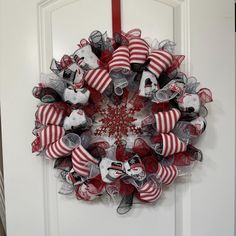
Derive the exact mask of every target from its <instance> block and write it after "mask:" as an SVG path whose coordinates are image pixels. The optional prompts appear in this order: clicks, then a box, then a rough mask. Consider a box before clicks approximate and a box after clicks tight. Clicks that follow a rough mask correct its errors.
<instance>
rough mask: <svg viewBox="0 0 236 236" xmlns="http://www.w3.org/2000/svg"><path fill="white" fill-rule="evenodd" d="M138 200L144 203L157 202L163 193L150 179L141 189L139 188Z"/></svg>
mask: <svg viewBox="0 0 236 236" xmlns="http://www.w3.org/2000/svg"><path fill="white" fill-rule="evenodd" d="M137 190H138V198H139V199H140V200H141V201H144V202H154V201H156V200H157V199H158V198H159V197H160V196H161V193H162V188H161V186H158V184H157V182H156V181H155V180H154V179H152V178H150V179H149V180H148V181H147V182H146V183H145V184H144V185H143V186H142V187H141V188H138V189H137Z"/></svg>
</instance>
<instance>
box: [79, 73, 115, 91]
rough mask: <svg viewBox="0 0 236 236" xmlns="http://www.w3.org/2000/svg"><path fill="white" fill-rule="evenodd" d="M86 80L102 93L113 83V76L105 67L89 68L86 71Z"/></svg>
mask: <svg viewBox="0 0 236 236" xmlns="http://www.w3.org/2000/svg"><path fill="white" fill-rule="evenodd" d="M84 80H85V81H86V82H87V84H88V85H89V86H90V87H92V88H94V89H96V90H97V91H98V92H100V93H103V92H104V90H105V89H106V88H107V87H108V86H109V84H110V83H111V78H110V76H109V74H108V72H107V70H105V69H95V70H89V71H88V72H87V73H85V75H84Z"/></svg>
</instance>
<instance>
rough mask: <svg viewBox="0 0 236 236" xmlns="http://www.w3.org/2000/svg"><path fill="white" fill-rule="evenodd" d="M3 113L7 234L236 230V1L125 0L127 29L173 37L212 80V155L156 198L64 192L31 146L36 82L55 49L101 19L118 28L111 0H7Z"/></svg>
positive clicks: (217, 233) (171, 235) (67, 48)
mask: <svg viewBox="0 0 236 236" xmlns="http://www.w3.org/2000/svg"><path fill="white" fill-rule="evenodd" d="M0 2H1V7H0V10H1V14H0V17H1V18H0V32H1V33H0V49H1V50H0V52H1V53H0V58H1V61H0V65H1V118H2V137H3V157H4V168H5V171H4V173H5V188H6V209H7V231H8V232H7V233H8V236H16V235H17V236H18V235H19V236H23V235H24V236H33V235H34V236H66V235H86V236H92V235H104V236H108V235H114V236H118V235H121V234H123V235H132V236H133V235H137V236H142V235H148V236H149V235H150V236H154V235H165V236H211V235H214V236H222V235H227V236H233V234H234V190H235V180H234V177H235V175H234V174H235V161H234V159H235V152H234V150H235V147H234V145H235V135H234V130H235V126H234V121H235V116H234V112H235V101H234V94H235V82H234V80H235V78H234V33H233V30H234V10H233V9H234V5H233V2H232V1H230V0H156V1H155V0H123V1H122V27H123V30H124V31H127V30H129V29H132V28H134V27H139V28H141V29H142V32H143V35H144V36H149V37H151V38H155V37H158V39H159V40H161V39H166V38H169V39H173V40H175V41H176V42H177V51H178V52H179V53H182V54H185V55H186V63H185V70H186V72H187V73H188V74H193V75H195V76H196V77H197V78H198V79H199V80H200V82H201V83H202V85H203V86H205V87H209V88H211V89H212V92H213V96H214V103H212V104H210V106H208V107H209V116H208V127H207V132H206V133H205V134H204V135H203V137H202V138H201V141H200V143H198V146H199V147H200V148H201V149H202V151H203V153H204V162H203V163H202V164H201V165H198V166H196V168H195V169H194V171H193V174H192V177H189V178H187V180H186V179H183V180H182V181H179V182H178V183H177V185H176V187H174V186H173V187H171V188H169V189H168V190H167V191H165V193H164V195H163V197H162V199H161V200H160V201H159V202H158V204H157V205H156V206H155V207H153V206H147V205H144V206H138V207H135V208H134V209H133V210H132V212H131V213H129V214H127V215H125V216H119V215H117V214H116V212H115V207H113V206H107V205H105V204H104V203H95V204H94V203H92V204H87V203H84V202H81V201H76V200H75V199H70V198H66V197H64V196H61V195H59V194H58V193H57V192H58V189H59V187H60V185H61V183H58V181H57V180H56V178H55V172H54V171H52V166H51V163H48V162H45V161H44V162H43V161H42V160H41V159H40V158H38V157H34V155H32V154H31V147H30V144H31V141H32V139H33V136H32V134H31V130H32V127H33V124H34V112H35V106H36V103H37V102H36V100H35V99H33V97H32V95H31V89H32V88H33V86H34V85H36V84H37V82H38V79H39V74H40V72H48V71H49V65H50V60H51V58H52V57H55V58H57V59H59V58H60V57H61V56H62V55H63V53H71V52H73V51H74V50H75V48H76V44H77V43H78V42H79V40H80V39H81V38H83V37H87V36H88V35H89V33H90V32H91V31H92V30H94V29H99V30H100V31H102V32H104V31H106V30H107V31H108V33H109V34H110V35H111V1H110V0H99V1H94V0H45V1H38V0H24V1H18V0H11V1H7V0H1V1H0Z"/></svg>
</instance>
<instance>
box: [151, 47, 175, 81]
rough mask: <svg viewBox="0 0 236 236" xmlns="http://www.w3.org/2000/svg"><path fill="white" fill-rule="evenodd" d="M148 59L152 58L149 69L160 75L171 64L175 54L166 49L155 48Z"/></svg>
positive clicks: (157, 75)
mask: <svg viewBox="0 0 236 236" xmlns="http://www.w3.org/2000/svg"><path fill="white" fill-rule="evenodd" d="M148 59H150V63H149V64H148V66H147V69H148V70H149V71H151V72H152V73H153V74H154V75H156V77H159V76H160V74H161V73H162V72H163V71H165V70H166V69H167V68H169V67H170V66H171V64H172V61H173V56H172V55H171V54H170V53H169V52H167V51H164V50H154V51H152V52H151V54H150V55H149V56H148Z"/></svg>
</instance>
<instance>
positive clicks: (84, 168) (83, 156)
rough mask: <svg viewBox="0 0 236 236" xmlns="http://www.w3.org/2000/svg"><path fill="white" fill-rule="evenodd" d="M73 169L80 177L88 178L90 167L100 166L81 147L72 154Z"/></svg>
mask: <svg viewBox="0 0 236 236" xmlns="http://www.w3.org/2000/svg"><path fill="white" fill-rule="evenodd" d="M72 164H73V169H74V171H75V172H77V173H78V174H79V175H80V176H86V177H87V176H88V175H89V173H90V165H91V164H98V160H97V159H95V158H94V157H93V156H92V155H91V154H90V153H89V152H88V151H87V150H86V149H85V148H84V147H83V146H82V145H79V146H78V147H77V148H76V149H74V150H73V152H72Z"/></svg>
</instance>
